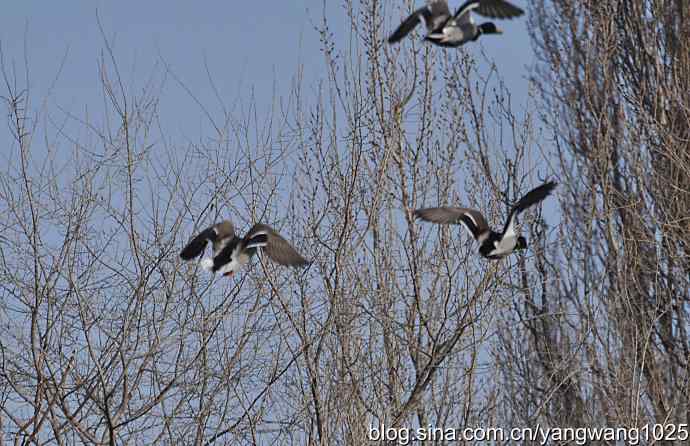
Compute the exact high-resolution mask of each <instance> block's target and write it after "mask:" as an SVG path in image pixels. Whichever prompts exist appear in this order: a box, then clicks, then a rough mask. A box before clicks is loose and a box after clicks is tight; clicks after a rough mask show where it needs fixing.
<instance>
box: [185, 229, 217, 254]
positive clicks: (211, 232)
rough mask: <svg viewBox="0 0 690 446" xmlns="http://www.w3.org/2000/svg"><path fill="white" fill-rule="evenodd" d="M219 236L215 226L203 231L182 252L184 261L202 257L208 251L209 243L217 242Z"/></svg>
mask: <svg viewBox="0 0 690 446" xmlns="http://www.w3.org/2000/svg"><path fill="white" fill-rule="evenodd" d="M216 237H217V234H216V231H215V229H214V228H213V226H210V227H208V228H206V229H204V230H203V231H201V232H200V233H199V234H198V235H197V236H196V237H194V238H193V239H192V240H191V241H190V242H189V243H187V246H185V247H184V248H183V249H182V251H181V252H180V257H181V258H182V260H192V259H193V258H194V257H197V256H199V255H201V254H202V253H203V252H204V249H206V245H207V244H208V242H212V241H214V240H216Z"/></svg>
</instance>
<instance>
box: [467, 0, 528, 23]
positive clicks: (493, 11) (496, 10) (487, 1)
mask: <svg viewBox="0 0 690 446" xmlns="http://www.w3.org/2000/svg"><path fill="white" fill-rule="evenodd" d="M474 11H475V12H476V13H477V14H480V15H483V16H484V17H491V18H494V19H512V18H514V17H519V16H521V15H523V14H524V13H525V11H523V10H522V9H520V8H518V7H517V6H515V5H513V4H511V3H508V2H507V1H505V0H479V5H478V6H477V7H476V9H475V10H474Z"/></svg>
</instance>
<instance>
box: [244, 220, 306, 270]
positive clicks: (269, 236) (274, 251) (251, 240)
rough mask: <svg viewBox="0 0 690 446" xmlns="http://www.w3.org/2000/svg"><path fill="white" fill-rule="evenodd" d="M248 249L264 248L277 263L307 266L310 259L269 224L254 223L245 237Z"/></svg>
mask: <svg viewBox="0 0 690 446" xmlns="http://www.w3.org/2000/svg"><path fill="white" fill-rule="evenodd" d="M244 244H245V245H244V246H245V248H246V249H259V248H262V249H263V250H264V252H265V253H266V255H267V256H268V257H269V258H270V259H271V260H273V261H274V262H276V263H279V264H281V265H286V266H305V265H307V264H309V261H308V260H307V259H305V258H304V257H302V256H301V255H300V253H298V252H297V250H296V249H295V248H293V247H292V245H291V244H290V243H289V242H288V241H287V240H285V239H284V238H283V237H281V236H280V234H278V233H277V232H276V231H274V230H273V228H271V227H270V226H268V225H264V224H261V223H259V224H256V225H254V226H253V227H252V228H251V229H250V230H249V232H248V233H247V235H246V236H245V238H244Z"/></svg>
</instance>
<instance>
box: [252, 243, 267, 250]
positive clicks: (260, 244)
mask: <svg viewBox="0 0 690 446" xmlns="http://www.w3.org/2000/svg"><path fill="white" fill-rule="evenodd" d="M266 245H268V243H267V242H254V243H248V244H247V249H249V248H263V247H264V246H266Z"/></svg>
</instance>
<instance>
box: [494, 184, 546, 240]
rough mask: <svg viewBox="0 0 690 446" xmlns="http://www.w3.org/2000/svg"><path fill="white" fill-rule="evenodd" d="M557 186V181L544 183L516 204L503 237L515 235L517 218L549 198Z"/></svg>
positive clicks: (507, 221)
mask: <svg viewBox="0 0 690 446" xmlns="http://www.w3.org/2000/svg"><path fill="white" fill-rule="evenodd" d="M557 184H558V183H556V182H555V181H549V182H548V183H544V184H542V185H541V186H539V187H535V188H534V189H532V190H531V191H529V192H527V194H525V196H523V197H522V198H520V200H519V201H518V202H517V203H515V205H514V206H513V208H512V209H511V210H510V214H509V215H508V220H506V224H505V226H504V227H503V236H511V235H515V220H516V219H517V216H518V215H519V214H520V213H521V212H522V211H524V210H525V209H527V208H529V207H531V206H534V205H535V204H537V203H540V202H541V201H542V200H544V198H546V197H548V196H549V194H551V192H552V191H553V190H554V188H555V187H556V185H557Z"/></svg>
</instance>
